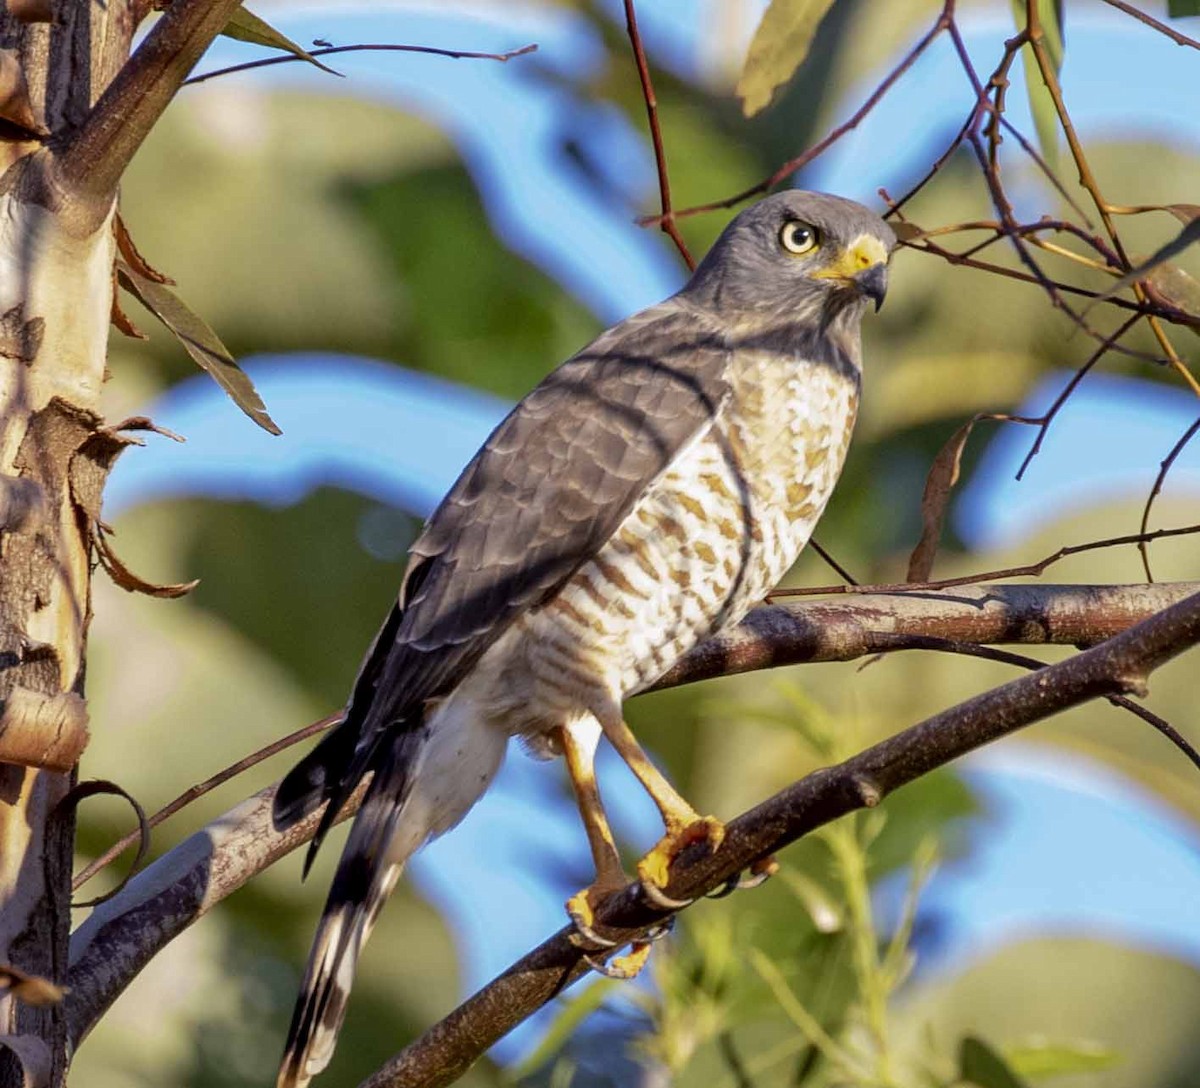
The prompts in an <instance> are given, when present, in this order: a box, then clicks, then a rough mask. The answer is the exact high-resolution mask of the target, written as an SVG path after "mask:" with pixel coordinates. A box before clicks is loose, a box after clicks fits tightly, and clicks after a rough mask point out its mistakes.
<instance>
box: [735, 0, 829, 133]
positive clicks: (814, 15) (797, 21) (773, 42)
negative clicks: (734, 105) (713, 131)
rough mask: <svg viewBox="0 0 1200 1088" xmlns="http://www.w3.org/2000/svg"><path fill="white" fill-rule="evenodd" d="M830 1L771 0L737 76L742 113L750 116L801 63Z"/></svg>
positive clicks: (760, 107)
mask: <svg viewBox="0 0 1200 1088" xmlns="http://www.w3.org/2000/svg"><path fill="white" fill-rule="evenodd" d="M832 6H833V0H771V5H770V7H768V8H767V10H766V12H765V13H764V14H763V17H762V22H760V23H759V24H758V29H757V30H756V31H755V32H754V38H753V39H752V40H751V42H750V49H749V50H748V51H747V53H746V61H745V64H743V65H742V74H741V75H740V76H739V77H738V82H737V96H738V98H740V99H741V100H742V113H743V114H745V115H746V116H747V117H753V116H754V115H755V114H756V113H758V112H759V111H761V110H762V109H763V108H764V107H766V106H767V105H768V104H769V103H770V101H771V99H772V98H773V97H774V95H775V92H776V91H777V90H778V89H779V88H780V87H782V86H783V85H784V84H785V83H787V82H788V81H789V80H790V79H791V78H792V76H793V75H794V74H795V72H796V69H798V68H799V67H800V65H801V64H803V63H804V58H805V57H807V56H808V50H809V48H810V47H811V45H812V40H813V36H814V35H815V34H816V32H817V27H819V26H820V25H821V20H822V19H824V18H825V13H826V12H827V11H828V10H829V9H830V7H832Z"/></svg>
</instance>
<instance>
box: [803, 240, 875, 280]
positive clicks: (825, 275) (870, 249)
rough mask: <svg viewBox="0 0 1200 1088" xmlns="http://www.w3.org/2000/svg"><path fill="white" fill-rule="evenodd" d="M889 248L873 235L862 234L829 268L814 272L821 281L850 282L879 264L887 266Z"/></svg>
mask: <svg viewBox="0 0 1200 1088" xmlns="http://www.w3.org/2000/svg"><path fill="white" fill-rule="evenodd" d="M887 259H888V251H887V247H886V246H885V245H884V244H883V242H881V241H880V240H879V239H878V238H876V237H875V235H873V234H860V235H859V236H858V237H857V238H855V239H854V241H853V242H851V243H850V245H849V246H847V247H846V249H845V250H843V252H842V255H841V256H840V257H839V258H838V259H837V260H836V261H835V262H834V263H833V264H831V265H829V267H828V268H822V269H821V270H820V271H817V272H813V275H814V276H819V277H820V278H821V279H830V280H848V279H853V278H854V277H855V276H857V275H858V274H859V273H860V272H862V271H864V270H865V269H868V268H871V267H872V266H873V265H877V264H887Z"/></svg>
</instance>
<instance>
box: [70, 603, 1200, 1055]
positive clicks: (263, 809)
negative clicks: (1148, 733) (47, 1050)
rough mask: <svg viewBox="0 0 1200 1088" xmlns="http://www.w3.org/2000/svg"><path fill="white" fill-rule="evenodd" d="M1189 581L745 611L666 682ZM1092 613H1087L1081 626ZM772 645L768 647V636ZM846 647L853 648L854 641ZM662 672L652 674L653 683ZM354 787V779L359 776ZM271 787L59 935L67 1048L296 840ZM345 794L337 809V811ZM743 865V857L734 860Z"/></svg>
mask: <svg viewBox="0 0 1200 1088" xmlns="http://www.w3.org/2000/svg"><path fill="white" fill-rule="evenodd" d="M1198 589H1200V586H1197V585H1195V584H1192V585H1178V586H1172V585H1168V584H1163V585H1156V586H1126V587H1120V586H1090V587H1089V586H989V587H983V588H980V589H978V590H976V591H972V592H960V593H955V594H943V595H937V594H931V593H924V594H893V595H889V596H886V597H862V598H858V597H856V598H853V599H843V600H839V601H797V602H793V603H791V604H789V605H788V606H787V607H777V606H776V607H762V608H758V609H755V611H753V612H752V613H751V614H750V616H749V617H748V618H747V620H746V621H744V622H743V625H742V628H743V629H742V635H741V637H740V639H739V638H736V637H734V633H733V632H730V633H727V634H725V635H723V636H721V638H720V639H719V640H716V641H714V642H713V643H711V644H705V645H704V646H702V647H699V648H697V649H696V650H694V651H693V652H692V654H691V655H689V657H688V658H687V659H685V663H684V665H683V666H681V667H680V668H678V669H677V670H676V671H675V672H674V673H672V676H671V679H670V681H669V682H671V683H689V682H691V681H694V680H700V679H704V678H706V677H712V676H718V675H725V674H732V673H735V672H741V671H745V670H746V669H747V668H752V667H756V666H755V665H754V663H753V662H754V660H755V659H757V660H758V661H759V662H760V666H759V667H766V666H767V665H770V664H786V663H789V662H791V661H802V660H806V661H832V660H850V659H851V658H853V657H856V656H862V655H864V654H873V653H877V652H879V651H880V650H881V649H884V650H886V649H887V648H888V647H886V646H883V645H881V642H886V638H884V639H882V640H881V638H880V637H879V636H880V635H883V636H888V637H891V636H894V635H895V634H898V633H899V634H904V633H919V632H923V633H926V634H939V635H943V636H944V637H946V638H958V639H963V640H973V639H974V638H975V637H976V636H977V635H978V636H981V637H984V638H986V637H989V632H990V635H991V636H993V637H996V638H998V639H1002V640H1003V641H1006V642H1008V641H1026V642H1029V641H1032V642H1039V643H1040V642H1062V643H1078V642H1081V641H1092V640H1094V639H1096V638H1100V637H1103V636H1104V635H1105V634H1109V633H1115V632H1118V631H1121V630H1125V629H1127V628H1128V627H1129V626H1130V625H1131V624H1133V623H1136V622H1138V621H1143V620H1145V619H1146V618H1147V617H1155V616H1159V615H1161V614H1162V609H1163V608H1164V607H1166V606H1168V605H1172V604H1174V603H1175V602H1178V601H1179V600H1181V599H1187V600H1190V599H1192V593H1193V591H1195V590H1198ZM1089 615H1090V616H1092V617H1093V619H1094V622H1092V623H1089V622H1088V617H1089ZM773 639H778V640H779V647H778V649H777V650H772V642H771V640H773ZM856 644H857V646H858V649H857V650H855V649H854V647H855V645H856ZM666 682H668V681H666V680H664V681H663V683H666ZM364 788H365V784H364ZM274 789H275V787H274V786H272V787H269V788H267V789H265V790H262V791H260V792H259V793H257V794H255V795H254V796H252V797H251V798H249V799H248V800H247V801H244V802H242V803H241V804H240V805H237V806H236V807H235V808H233V809H231V810H230V811H228V812H226V813H225V814H224V815H223V816H221V817H219V818H218V819H216V820H214V821H213V822H212V823H210V824H209V825H208V826H207V827H205V828H204V829H202V830H201V831H199V832H198V833H197V834H195V835H193V836H192V837H191V838H189V839H188V840H186V841H185V842H183V843H181V844H180V845H178V846H176V847H175V848H174V849H172V850H170V851H168V852H167V853H166V854H164V855H163V856H162V857H160V858H158V859H157V860H156V861H154V862H152V863H151V864H150V865H149V866H148V867H147V868H146V869H144V870H142V872H140V873H138V874H137V875H136V876H135V877H134V878H133V879H132V880H131V881H130V882H129V884H128V885H127V886H126V887H125V888H124V889H123V890H122V891H121V892H120V893H119V894H117V895H115V896H113V898H112V899H110V900H109V901H108V902H106V903H105V904H103V905H102V906H100V907H98V908H97V909H96V910H95V911H93V913H92V914H91V915H90V916H89V917H88V918H87V920H86V921H85V922H84V923H83V924H82V925H81V926H80V927H79V929H78V930H77V931H76V933H75V934H74V936H73V937H72V941H71V969H70V976H69V978H68V983H69V985H70V986H71V993H70V994H69V995H68V998H67V1002H66V1011H67V1016H68V1020H69V1024H70V1031H71V1038H72V1040H73V1042H74V1044H75V1045H76V1046H77V1045H78V1044H79V1043H80V1042H81V1041H82V1040H83V1038H84V1037H86V1035H87V1034H88V1032H89V1031H91V1029H92V1027H93V1026H94V1025H95V1023H96V1021H97V1020H98V1019H99V1018H100V1017H101V1016H102V1015H103V1014H104V1012H105V1011H106V1010H107V1009H108V1008H109V1006H110V1005H111V1004H112V1002H113V1001H115V1000H116V998H117V997H118V996H119V995H120V994H121V992H122V991H123V990H124V989H125V987H126V986H128V985H129V983H130V982H131V981H132V980H133V978H134V977H135V976H136V975H137V974H138V972H139V971H141V969H142V968H143V967H144V966H145V965H146V964H147V963H148V962H149V961H150V960H151V959H152V958H153V957H154V956H155V955H156V954H157V953H158V952H159V951H160V950H161V949H162V948H163V947H164V946H165V945H166V944H168V943H169V942H170V941H171V940H173V939H174V938H175V937H176V936H178V935H179V934H180V933H181V932H182V931H183V930H184V929H186V928H187V927H188V926H189V925H191V923H192V922H194V921H196V920H197V919H199V918H201V917H203V915H204V914H206V913H207V912H208V911H209V910H211V909H212V908H213V907H214V906H215V905H216V904H217V903H218V902H220V901H221V900H222V899H223V898H225V897H226V896H228V895H230V894H231V893H232V892H234V891H236V890H237V889H238V888H240V887H242V886H243V885H244V884H245V883H246V882H247V881H248V880H250V879H251V878H252V877H254V876H256V875H257V874H258V873H259V872H261V871H262V870H263V869H266V868H267V867H268V866H270V865H272V864H274V863H275V862H276V861H277V860H279V859H280V858H281V857H283V856H284V855H286V854H287V853H289V852H290V851H291V850H294V849H295V848H296V847H298V846H301V845H303V844H304V843H306V842H307V841H308V840H309V839H310V838H311V836H312V834H313V833H314V831H315V830H316V827H317V823H318V821H319V819H320V812H316V813H313V814H312V815H311V816H310V817H309V818H308V819H306V820H305V821H302V822H301V823H300V824H297V825H296V826H295V827H293V828H290V829H289V830H288V831H286V832H283V833H280V832H278V831H276V830H275V828H274V826H273V824H272V821H271V802H272V798H273V797H274ZM360 796H361V792H360V794H357V795H356V797H355V799H354V800H352V802H351V803H350V804H348V805H347V806H346V808H344V809H343V810H342V812H341V813H340V814H339V818H340V819H346V818H347V817H349V816H350V815H352V814H353V812H354V811H355V810H356V808H357V803H358V802H357V799H358V797H360ZM743 867H744V866H743Z"/></svg>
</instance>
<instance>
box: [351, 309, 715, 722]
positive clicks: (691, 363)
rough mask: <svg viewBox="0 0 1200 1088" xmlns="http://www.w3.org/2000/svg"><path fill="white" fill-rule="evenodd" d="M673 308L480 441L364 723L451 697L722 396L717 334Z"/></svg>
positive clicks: (595, 349)
mask: <svg viewBox="0 0 1200 1088" xmlns="http://www.w3.org/2000/svg"><path fill="white" fill-rule="evenodd" d="M706 324H707V323H703V322H702V321H701V319H700V318H699V316H698V315H697V313H696V312H695V311H691V310H688V309H685V308H684V307H683V305H682V304H681V303H679V302H677V301H674V300H670V301H668V302H666V303H662V304H661V305H659V306H656V307H653V308H651V309H650V310H646V311H643V312H642V313H641V314H638V315H636V316H634V317H632V318H630V319H628V320H627V321H625V322H622V323H621V324H620V325H617V326H615V327H614V328H613V329H610V330H609V331H608V332H606V333H605V334H604V335H603V336H601V337H600V338H599V339H598V340H596V341H595V342H594V343H593V344H591V345H589V346H588V347H587V348H585V349H584V350H583V351H581V352H580V353H579V354H578V355H576V356H574V357H573V358H572V359H570V360H568V361H567V362H566V363H564V364H563V365H562V366H561V367H559V368H558V369H557V370H556V371H554V372H553V373H552V374H550V375H549V376H548V377H547V378H546V379H545V380H544V381H543V382H542V383H541V384H540V385H539V386H538V387H537V388H536V389H534V390H533V391H532V392H531V393H530V394H529V395H528V396H527V397H525V399H524V400H522V401H521V402H520V404H518V405H517V407H516V408H515V409H514V410H513V412H512V413H511V414H510V415H509V416H508V418H507V419H505V420H504V422H503V423H501V424H500V426H499V427H497V428H496V430H495V431H494V432H493V433H492V435H491V436H490V437H489V438H488V440H487V442H485V443H484V445H483V448H482V449H481V450H480V451H479V453H477V454H476V455H475V457H474V459H473V460H472V461H471V463H470V464H469V465H468V466H467V467H466V469H464V470H463V473H462V475H461V476H460V477H459V478H458V481H457V483H455V485H454V487H453V488H452V489H451V491H450V493H449V494H448V495H447V496H446V498H445V499H444V500H443V501H442V503H441V505H440V506H439V507H438V509H437V510H436V511H435V512H434V514H433V517H432V518H430V520H429V524H428V525H427V527H426V529H425V531H424V533H423V534H422V535H421V537H420V538H419V539H418V540H417V542H416V543H415V544H414V545H413V548H412V557H413V558H412V565H411V567H410V570H409V574H408V577H407V578H406V584H405V589H404V592H403V594H402V607H403V610H404V615H403V619H402V620H401V623H400V626H399V628H398V630H397V631H396V634H395V639H394V641H393V642H392V645H391V646H390V647H379V648H377V652H379V650H382V651H383V652H385V653H386V654H387V661H386V663H385V664H384V665H383V667H382V669H381V671H380V674H379V683H378V684H377V687H376V703H377V705H376V706H374V707H372V713H371V714H370V717H371V719H373V720H375V721H378V720H379V719H380V717H382V719H383V720H384V721H385V722H386V721H395V720H396V719H398V718H400V717H402V716H403V714H404V711H405V709H406V708H408V707H412V706H413V705H415V704H417V703H419V702H422V701H424V700H425V699H428V698H432V697H434V696H437V695H442V694H445V693H446V692H448V691H449V690H450V689H451V688H452V687H454V685H455V684H457V683H458V681H459V680H460V679H461V678H462V676H463V675H464V674H465V673H466V671H467V670H468V669H470V668H471V666H472V665H473V664H474V663H475V661H477V660H478V658H479V657H480V656H481V654H482V653H483V652H484V651H485V650H486V649H487V648H488V647H489V646H490V645H492V644H493V643H494V642H495V640H496V639H497V638H498V637H499V635H500V634H501V633H502V632H503V631H504V630H505V629H506V628H507V627H508V625H509V624H510V623H512V622H513V620H514V619H516V617H517V616H518V615H520V614H521V613H522V612H523V611H525V610H526V609H528V608H536V607H537V606H538V605H540V604H543V603H544V602H545V601H547V600H548V599H549V598H550V597H552V596H553V595H554V594H555V593H556V592H557V591H558V590H559V589H560V588H561V587H562V585H563V584H564V583H565V582H566V581H567V580H568V579H569V578H570V577H571V575H572V574H574V573H575V571H577V570H578V569H579V568H580V567H581V566H582V565H583V564H584V563H586V562H587V561H588V560H589V559H591V558H592V557H593V556H594V555H595V554H596V553H597V552H598V551H599V550H600V548H601V547H602V546H603V545H604V544H605V543H606V542H607V541H608V539H609V538H610V537H611V536H612V535H613V534H614V533H615V532H616V531H617V528H618V527H619V526H620V524H621V522H622V521H623V520H624V518H625V516H626V515H627V514H628V513H629V511H630V510H631V509H632V508H633V506H634V504H635V503H636V502H637V501H638V499H639V498H640V497H641V495H642V494H643V493H644V492H645V491H646V489H647V488H648V487H650V485H651V484H652V483H653V481H654V480H655V479H657V477H658V476H659V475H660V474H661V473H662V472H663V471H664V470H665V469H666V468H667V466H668V465H669V464H670V463H671V461H672V460H673V459H674V458H675V456H676V454H678V453H679V451H680V450H681V449H682V448H683V447H684V446H685V445H687V443H688V442H689V441H690V440H691V439H692V438H693V437H694V436H695V435H697V434H699V433H700V432H701V431H703V430H704V429H706V428H707V427H708V426H709V424H711V422H712V421H713V420H714V419H715V418H716V416H717V415H718V413H719V412H720V411H721V409H722V407H723V406H724V403H725V401H726V399H727V397H728V394H729V387H728V384H727V381H726V371H727V365H728V351H727V348H726V344H725V340H724V337H723V336H721V335H720V333H719V332H718V331H717V330H716V329H715V328H712V327H711V326H710V327H706Z"/></svg>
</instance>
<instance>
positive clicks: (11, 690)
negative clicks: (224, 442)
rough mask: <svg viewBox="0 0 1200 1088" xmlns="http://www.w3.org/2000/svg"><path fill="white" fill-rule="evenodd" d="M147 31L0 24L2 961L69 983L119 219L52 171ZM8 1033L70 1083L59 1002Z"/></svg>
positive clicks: (25, 1068) (76, 3) (34, 1068)
mask: <svg viewBox="0 0 1200 1088" xmlns="http://www.w3.org/2000/svg"><path fill="white" fill-rule="evenodd" d="M26 20H29V21H26ZM43 20H45V21H43ZM134 26H135V12H134V11H133V10H132V9H131V6H130V5H129V4H127V3H126V2H124V0H110V2H109V3H107V4H97V3H94V2H92V0H63V2H57V3H54V4H53V6H52V8H51V5H49V4H48V3H47V4H45V5H42V4H40V3H38V2H37V0H32V2H31V0H10V2H9V3H8V4H7V5H6V6H5V8H4V9H3V10H0V49H2V50H3V52H2V53H0V141H2V142H0V155H3V157H4V159H3V165H4V166H6V167H7V171H6V172H5V173H4V176H3V177H2V178H0V571H2V575H0V760H3V761H4V762H2V763H0V964H11V965H12V966H14V967H17V968H19V969H20V970H22V971H25V972H27V973H30V974H34V975H38V976H42V977H44V978H48V979H50V980H52V981H55V982H60V983H61V982H62V981H63V980H64V978H65V974H66V950H67V939H68V936H69V924H70V878H71V861H72V846H73V840H74V817H73V806H72V805H70V804H67V805H63V804H61V802H62V801H63V799H64V798H65V797H67V795H68V793H69V792H70V790H71V787H72V785H73V784H74V779H75V771H74V766H75V763H76V762H77V760H78V758H79V754H80V752H81V751H82V748H83V745H84V743H85V742H86V738H87V732H86V712H85V709H84V703H83V678H84V645H85V637H86V632H87V624H88V619H89V617H90V612H91V603H90V601H91V597H90V573H91V571H90V566H91V564H90V542H91V533H92V527H93V525H94V522H95V518H96V516H97V515H98V513H99V494H100V486H101V484H102V483H103V478H104V473H105V471H106V468H107V465H108V463H109V462H110V461H111V459H112V456H113V455H114V453H115V449H114V446H113V440H112V439H111V438H110V437H107V436H106V435H105V434H104V432H103V431H102V429H101V422H100V417H99V415H98V412H97V409H98V401H99V396H100V391H101V388H102V386H103V382H104V375H105V354H106V345H107V339H108V325H109V315H110V311H111V305H112V294H113V288H112V283H113V280H112V268H113V253H114V241H113V231H112V207H111V206H109V207H108V208H107V210H106V211H102V212H100V213H99V214H97V212H96V210H95V208H94V207H93V208H90V209H88V211H87V214H82V210H81V207H80V206H79V205H78V203H77V202H75V201H72V200H71V199H69V198H67V197H66V196H65V195H64V194H63V193H62V192H61V191H60V190H59V189H58V187H56V185H55V183H54V179H53V177H52V176H51V172H50V169H49V166H50V164H51V163H52V162H53V155H52V150H51V149H52V148H53V147H54V146H55V145H56V144H57V143H58V142H59V141H60V140H61V139H62V138H63V137H64V136H65V135H66V134H69V133H70V132H71V131H72V130H73V129H74V128H76V127H77V126H78V125H79V124H80V123H81V122H82V120H83V118H84V117H85V116H86V113H87V110H88V109H89V107H90V106H91V105H92V103H93V102H94V101H95V99H96V98H97V97H98V95H99V93H100V92H101V91H102V90H103V89H104V87H105V86H107V84H108V82H109V81H110V80H111V79H112V77H113V75H114V74H115V73H116V71H117V69H118V68H119V67H120V65H121V64H122V63H123V61H124V60H125V58H126V56H127V55H128V52H129V44H130V39H131V37H132V32H133V28H134ZM38 137H41V139H39V138H38ZM110 204H111V202H110ZM0 1037H2V1038H0V1042H2V1043H3V1044H6V1045H5V1046H4V1047H3V1048H2V1049H0V1086H2V1088H9V1086H10V1085H22V1084H35V1085H42V1084H45V1085H59V1084H61V1083H63V1081H64V1080H65V1075H66V1069H67V1064H68V1053H67V1046H66V1031H65V1025H64V1021H63V1017H62V1016H61V1014H60V1013H59V1011H58V1009H57V1007H56V1006H54V1005H50V1006H44V1007H37V1006H35V1005H32V1004H27V1003H24V1002H22V1001H19V1000H16V999H15V998H14V997H12V996H11V995H9V996H7V997H4V998H0Z"/></svg>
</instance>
